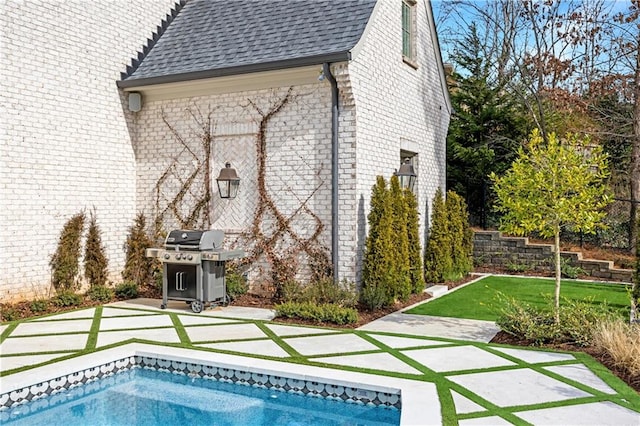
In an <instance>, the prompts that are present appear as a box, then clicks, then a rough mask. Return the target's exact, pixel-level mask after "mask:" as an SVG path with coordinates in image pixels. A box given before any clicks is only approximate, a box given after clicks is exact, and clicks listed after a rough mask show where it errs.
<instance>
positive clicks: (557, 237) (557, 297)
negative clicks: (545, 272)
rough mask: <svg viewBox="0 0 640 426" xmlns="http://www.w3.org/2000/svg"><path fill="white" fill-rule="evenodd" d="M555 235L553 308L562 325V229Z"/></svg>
mask: <svg viewBox="0 0 640 426" xmlns="http://www.w3.org/2000/svg"><path fill="white" fill-rule="evenodd" d="M555 234H556V235H555V249H556V251H555V256H556V294H555V299H554V300H555V305H554V307H553V314H554V319H555V321H556V324H560V277H561V275H562V273H561V270H560V227H556V231H555Z"/></svg>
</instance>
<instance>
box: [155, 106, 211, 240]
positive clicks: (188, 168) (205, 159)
mask: <svg viewBox="0 0 640 426" xmlns="http://www.w3.org/2000/svg"><path fill="white" fill-rule="evenodd" d="M186 113H187V114H188V116H189V118H190V120H191V121H192V124H193V125H192V126H191V130H192V132H191V133H192V134H190V135H189V136H185V135H184V134H183V133H182V132H181V131H179V130H178V128H177V126H176V125H174V124H172V123H171V122H170V120H169V118H168V117H167V114H166V113H165V111H164V110H163V111H162V121H163V122H164V124H165V125H166V126H167V128H168V129H169V131H170V132H171V135H172V136H173V139H174V140H175V141H176V142H178V144H179V145H180V147H181V150H180V152H179V153H178V155H176V156H175V157H174V158H173V160H172V161H171V163H170V164H169V166H168V167H167V168H166V169H165V170H164V172H163V173H162V175H161V176H160V178H159V179H158V181H157V182H156V185H155V188H154V190H155V195H156V202H155V208H156V217H155V225H156V226H155V227H156V231H157V230H159V229H162V224H163V223H165V220H166V219H167V218H168V216H173V218H174V219H175V220H176V221H177V223H178V225H179V226H180V227H181V228H182V229H194V228H201V229H209V228H210V227H211V143H212V141H213V138H214V136H213V135H214V127H215V123H214V122H213V120H212V114H213V111H212V109H211V108H209V109H208V111H207V114H206V115H205V114H203V113H202V111H200V109H199V108H198V107H197V106H195V105H193V106H190V107H189V108H187V110H186ZM192 138H193V139H196V140H197V143H189V142H190V139H192ZM176 182H177V183H178V187H177V188H176V186H175V183H176ZM185 208H186V210H185Z"/></svg>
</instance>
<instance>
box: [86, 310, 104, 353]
mask: <svg viewBox="0 0 640 426" xmlns="http://www.w3.org/2000/svg"><path fill="white" fill-rule="evenodd" d="M101 319H102V306H98V307H97V308H96V311H95V313H94V314H93V322H92V323H91V328H90V329H89V338H88V339H87V345H86V346H85V349H86V350H91V349H95V348H96V344H97V343H98V332H99V331H100V321H101Z"/></svg>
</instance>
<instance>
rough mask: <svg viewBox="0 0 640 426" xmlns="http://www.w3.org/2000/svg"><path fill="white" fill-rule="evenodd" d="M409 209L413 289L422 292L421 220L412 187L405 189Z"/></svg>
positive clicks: (408, 234) (408, 222) (408, 231)
mask: <svg viewBox="0 0 640 426" xmlns="http://www.w3.org/2000/svg"><path fill="white" fill-rule="evenodd" d="M404 200H405V203H406V209H407V237H408V240H409V267H410V269H409V276H410V278H411V291H412V292H413V293H416V294H418V293H421V292H422V290H424V286H425V283H424V271H423V269H422V247H421V246H420V221H419V219H418V200H417V199H416V196H415V195H414V193H413V191H411V190H410V189H408V188H407V189H405V190H404Z"/></svg>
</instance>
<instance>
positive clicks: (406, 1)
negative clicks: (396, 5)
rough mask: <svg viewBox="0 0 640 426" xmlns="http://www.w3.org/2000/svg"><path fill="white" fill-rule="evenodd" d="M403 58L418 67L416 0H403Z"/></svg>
mask: <svg viewBox="0 0 640 426" xmlns="http://www.w3.org/2000/svg"><path fill="white" fill-rule="evenodd" d="M402 59H404V61H405V62H406V63H408V64H409V65H411V66H412V67H414V68H417V63H416V0H402Z"/></svg>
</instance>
